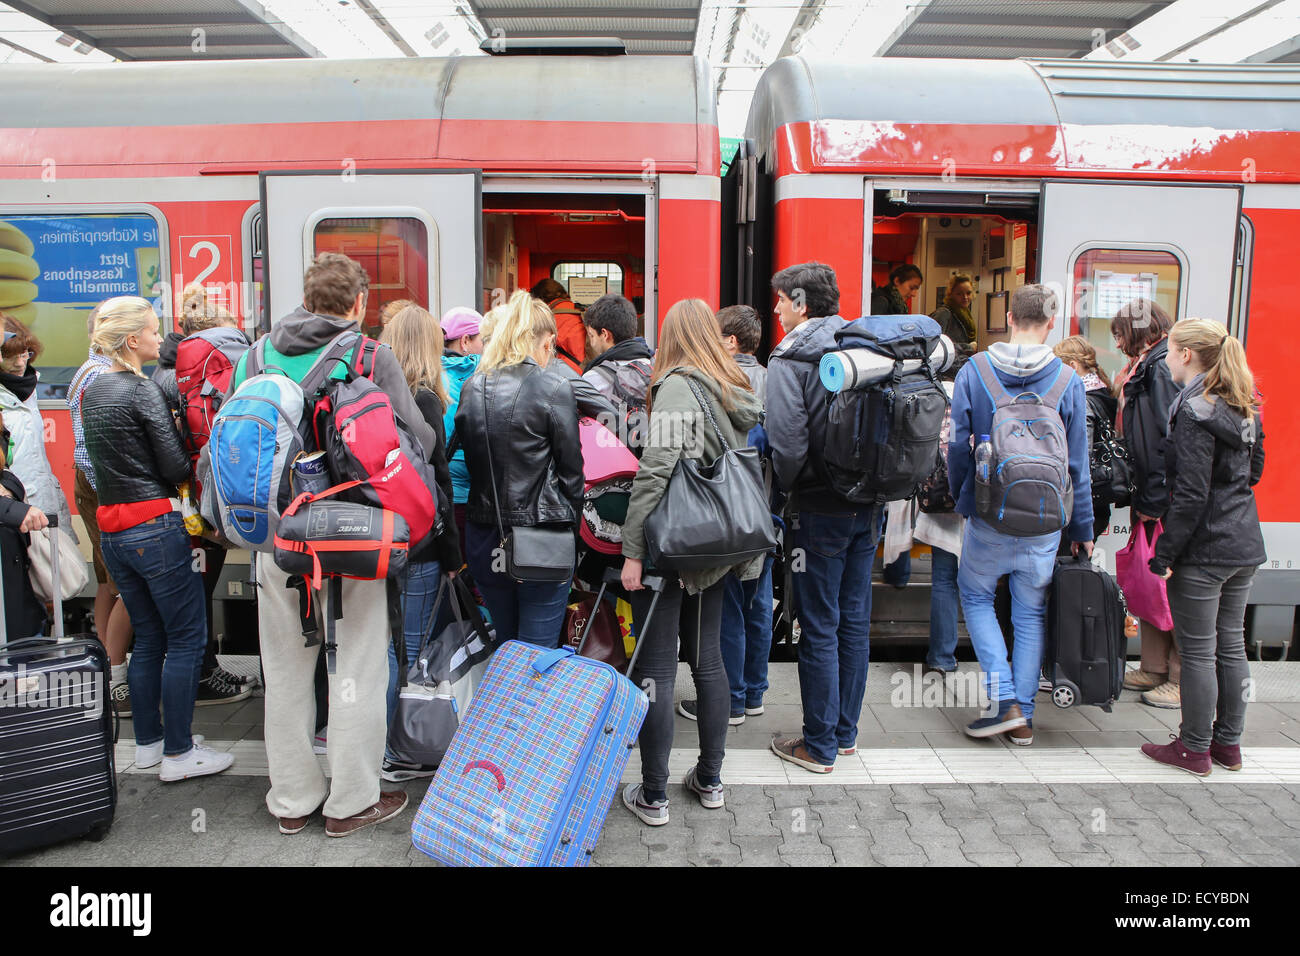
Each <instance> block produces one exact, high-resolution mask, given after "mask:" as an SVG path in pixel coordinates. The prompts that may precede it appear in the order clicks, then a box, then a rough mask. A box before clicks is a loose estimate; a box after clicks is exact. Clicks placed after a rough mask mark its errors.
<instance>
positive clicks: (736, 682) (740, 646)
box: [720, 554, 774, 714]
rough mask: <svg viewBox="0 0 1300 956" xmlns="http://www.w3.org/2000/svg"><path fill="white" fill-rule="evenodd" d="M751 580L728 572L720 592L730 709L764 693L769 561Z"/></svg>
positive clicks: (755, 701) (756, 702)
mask: <svg viewBox="0 0 1300 956" xmlns="http://www.w3.org/2000/svg"><path fill="white" fill-rule="evenodd" d="M773 560H774V558H773V557H772V555H770V554H769V555H768V556H767V557H766V558H764V559H763V571H762V573H761V574H760V575H759V576H758V577H757V578H755V579H754V580H752V581H742V580H740V579H739V578H738V577H736V576H735V575H734V574H728V575H727V576H726V577H725V578H723V579H722V581H723V592H722V630H721V634H720V641H721V645H722V663H723V664H724V665H725V666H726V669H727V681H728V683H729V684H730V685H731V713H733V714H743V713H744V712H745V708H746V707H758V706H760V705H761V704H762V703H763V695H764V694H766V693H767V659H768V657H769V656H770V655H771V653H772V562H773Z"/></svg>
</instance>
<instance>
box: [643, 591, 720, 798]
mask: <svg viewBox="0 0 1300 956" xmlns="http://www.w3.org/2000/svg"><path fill="white" fill-rule="evenodd" d="M722 589H723V583H722V581H719V582H718V583H717V584H715V585H713V587H711V588H709V589H708V590H706V591H701V592H700V593H699V594H695V595H688V594H687V593H686V591H685V590H684V589H683V588H681V587H679V586H678V584H677V578H676V577H675V576H674V575H671V574H668V575H665V576H664V589H663V595H662V596H661V597H660V598H659V606H658V607H656V608H655V613H654V617H653V618H652V619H651V620H650V622H649V623H650V626H649V627H646V619H645V617H646V613H647V612H648V611H649V609H650V602H651V600H652V598H653V595H654V592H653V591H650V590H648V589H646V590H642V591H633V592H631V596H630V599H629V603H631V605H632V622H633V624H634V625H635V627H636V633H637V635H638V640H642V641H644V642H645V647H644V649H643V650H642V651H641V655H640V656H639V657H638V658H637V659H636V671H635V673H634V674H632V675H630V676H631V678H632V681H633V683H635V684H636V685H637V686H638V687H642V688H645V689H646V691H647V692H648V693H649V695H650V710H649V712H648V713H647V714H646V718H645V723H643V724H642V725H641V737H640V745H641V780H642V783H643V784H644V786H645V788H646V790H649V791H651V793H652V794H657V793H660V792H662V791H663V790H664V789H665V788H666V787H667V786H668V754H669V752H670V751H671V750H672V746H673V696H674V685H675V684H676V682H677V639H678V635H680V636H681V641H682V644H683V645H684V646H685V648H686V652H687V661H688V663H690V665H691V675H692V676H693V677H694V678H695V692H696V698H697V704H696V708H697V710H696V715H697V717H698V719H699V735H700V759H699V777H700V780H701V781H702V782H704V783H711V782H713V781H714V780H717V779H719V777H720V776H721V774H722V758H723V756H724V755H725V753H726V748H727V726H728V725H727V701H728V698H729V696H730V689H729V687H728V684H727V671H726V668H725V667H723V665H722V651H721V648H720V647H719V643H718V631H719V629H720V628H721V625H722Z"/></svg>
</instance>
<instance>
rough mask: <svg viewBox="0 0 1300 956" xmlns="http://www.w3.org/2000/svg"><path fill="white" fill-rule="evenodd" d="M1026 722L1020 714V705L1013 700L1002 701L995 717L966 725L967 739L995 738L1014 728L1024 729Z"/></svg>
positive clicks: (983, 718) (984, 718)
mask: <svg viewBox="0 0 1300 956" xmlns="http://www.w3.org/2000/svg"><path fill="white" fill-rule="evenodd" d="M1027 723H1028V722H1027V721H1026V720H1025V718H1024V715H1023V714H1021V713H1020V705H1019V704H1017V703H1016V702H1015V701H1014V700H1004V701H1002V702H1001V703H1000V704H999V706H998V715H997V716H996V717H981V718H980V719H979V720H977V721H975V722H974V723H971V724H967V725H966V736H967V737H996V736H997V735H998V734H1004V733H1006V732H1007V731H1008V730H1012V729H1014V728H1016V727H1024V726H1025V725H1026V724H1027Z"/></svg>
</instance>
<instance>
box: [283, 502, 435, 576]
mask: <svg viewBox="0 0 1300 956" xmlns="http://www.w3.org/2000/svg"><path fill="white" fill-rule="evenodd" d="M358 484H360V482H356V481H349V482H344V483H343V484H341V485H335V486H334V487H332V488H327V489H326V490H325V491H322V492H320V493H319V494H315V495H313V494H308V493H304V494H301V495H299V496H298V497H297V498H295V499H294V500H293V503H292V504H291V505H289V507H288V508H287V509H286V510H285V512H284V514H282V515H281V516H280V524H279V527H278V528H277V529H276V534H275V563H276V565H277V566H278V567H279V568H280V570H281V571H283V572H285V573H286V574H290V575H302V576H303V577H304V578H306V579H307V580H308V581H309V582H310V583H311V586H312V587H313V588H316V589H319V588H320V586H321V575H322V574H329V575H340V576H342V577H346V578H358V579H360V580H364V581H375V580H383V579H385V578H400V577H401V576H402V575H403V574H405V573H406V563H407V558H408V556H409V551H410V538H411V532H410V529H409V528H408V527H407V524H406V519H405V518H403V517H402V516H401V515H399V514H397V513H396V512H393V511H386V510H385V509H383V508H376V507H375V506H374V505H363V504H357V503H355V502H351V501H343V500H340V499H339V497H338V495H340V494H342V493H343V492H346V491H348V490H350V489H351V488H352V487H353V486H355V485H358Z"/></svg>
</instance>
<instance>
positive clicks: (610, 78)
mask: <svg viewBox="0 0 1300 956" xmlns="http://www.w3.org/2000/svg"><path fill="white" fill-rule="evenodd" d="M0 84H3V87H4V92H5V93H6V94H7V95H6V97H5V99H6V102H7V104H8V107H7V109H6V116H5V120H4V124H5V127H6V128H5V129H3V130H2V131H0V308H4V309H6V310H7V311H10V312H11V313H14V314H16V315H17V316H18V317H20V318H21V319H23V320H24V321H27V322H29V323H30V324H31V325H32V326H33V328H34V329H35V330H36V332H37V334H38V336H39V337H40V338H41V339H42V340H43V342H44V343H45V345H46V353H45V355H43V356H42V358H41V360H40V363H39V364H40V366H41V368H42V369H43V371H44V374H45V376H46V377H45V379H44V380H43V388H42V395H43V397H44V398H45V401H44V403H43V407H44V408H45V414H46V415H47V418H48V419H49V422H50V424H51V429H50V432H51V434H52V436H53V438H54V441H53V445H52V448H51V459H52V460H53V461H54V462H55V467H56V470H57V471H58V472H59V474H60V477H61V478H62V480H63V481H64V485H65V487H68V488H70V486H71V481H70V476H71V460H72V449H71V429H70V428H69V427H67V411H66V406H65V405H64V403H63V401H62V399H61V395H62V387H63V386H66V383H67V381H68V380H69V379H70V376H71V372H72V371H73V369H75V367H76V366H77V365H79V364H80V362H81V361H82V360H83V359H84V357H85V321H84V320H85V315H86V312H87V311H88V310H89V309H90V308H91V307H92V306H93V305H94V304H95V303H96V302H98V301H100V300H102V299H104V298H107V297H108V296H110V295H118V294H123V293H140V294H146V295H149V294H154V295H156V296H157V298H158V305H159V308H160V309H161V310H162V311H163V312H164V314H165V315H168V316H170V315H171V314H172V312H173V311H174V302H173V300H174V297H175V295H176V294H177V293H178V292H179V290H180V288H181V287H182V286H183V285H184V284H186V283H188V282H194V281H198V282H203V283H204V284H206V285H208V286H209V287H210V289H211V290H212V292H213V294H214V295H216V296H218V297H220V298H222V299H223V301H224V303H225V304H226V305H227V306H229V307H231V308H232V309H233V310H235V311H236V312H238V313H239V314H240V315H241V316H243V317H244V319H245V321H246V323H247V325H248V328H249V329H250V331H251V330H263V329H265V328H268V327H269V324H270V322H271V321H272V320H273V318H274V317H275V316H278V315H283V314H285V313H287V312H288V311H289V310H290V309H291V308H292V307H293V306H294V305H296V304H297V302H298V301H299V298H300V294H301V285H300V283H301V277H302V272H303V268H304V265H305V263H306V262H307V260H308V259H309V258H310V257H311V256H312V255H313V254H315V253H316V252H319V251H323V250H325V249H337V250H340V251H344V252H347V253H348V254H349V255H352V256H353V257H354V258H357V259H358V260H359V261H361V262H362V263H363V264H364V265H365V266H366V268H367V269H368V270H369V271H370V273H371V279H372V285H371V288H372V290H373V292H372V296H371V302H370V309H371V312H370V315H369V316H368V319H369V321H370V322H371V323H373V322H374V321H375V320H376V316H377V312H378V310H379V309H380V308H381V307H382V306H383V304H384V303H385V302H387V301H391V300H393V299H398V298H413V299H417V300H419V301H421V302H423V303H425V304H426V305H427V306H428V307H429V308H430V309H431V310H432V311H434V312H435V313H437V312H441V311H445V310H446V309H447V308H449V307H451V306H453V305H473V306H476V307H479V308H484V307H486V306H490V305H492V304H493V303H494V301H499V300H500V299H502V298H503V297H504V296H507V295H508V294H509V293H510V292H512V291H514V289H516V288H527V287H531V286H532V285H533V284H534V283H536V282H537V281H538V280H540V279H542V278H545V277H547V276H553V277H555V278H558V279H561V280H562V281H565V282H566V284H568V285H569V286H570V291H571V294H572V295H573V297H574V298H575V299H577V300H578V301H583V300H589V299H590V298H594V297H595V296H597V295H599V294H600V293H601V292H602V291H606V290H607V291H617V292H621V293H622V294H624V295H626V296H628V297H629V298H632V299H633V300H634V301H637V302H639V303H640V304H641V305H642V311H643V312H644V314H645V315H646V316H648V317H654V318H656V319H657V318H658V317H661V316H662V315H663V313H664V312H665V311H666V309H667V307H668V306H669V305H671V304H672V302H674V301H675V300H677V299H679V298H682V297H685V296H700V297H703V298H705V299H707V300H709V301H711V302H714V303H715V304H729V303H732V302H750V303H752V304H754V305H755V306H757V307H758V308H759V309H760V311H762V312H767V311H768V310H769V309H770V307H771V302H772V297H771V293H770V291H769V289H768V285H767V283H768V279H769V277H770V275H771V273H772V271H773V269H774V268H779V267H781V266H784V265H788V264H790V263H792V262H797V261H802V260H807V259H819V260H821V261H824V262H827V263H829V264H831V265H832V266H834V268H835V269H836V272H837V274H838V276H839V281H840V288H841V290H842V311H844V312H845V313H846V314H857V313H859V312H863V311H866V310H867V303H868V297H869V294H870V289H871V285H872V284H873V283H878V282H880V281H882V279H883V277H884V275H885V274H887V273H888V271H889V269H890V268H891V267H892V266H893V265H896V264H899V263H902V262H914V263H916V264H918V265H919V266H920V267H921V268H922V270H923V271H924V272H925V275H926V282H925V284H924V286H923V287H922V289H921V290H920V291H919V292H918V295H917V298H916V299H914V301H913V302H912V306H913V309H914V310H916V311H924V312H928V311H931V310H932V309H933V308H934V307H935V306H936V304H937V299H936V297H937V296H938V295H939V289H940V288H941V287H942V286H943V285H944V284H945V282H946V279H947V276H948V275H949V273H951V272H953V271H967V272H971V273H972V274H973V275H975V276H976V279H977V292H978V294H977V297H976V305H975V307H974V311H975V315H976V318H977V321H978V322H979V327H980V343H981V345H987V344H988V342H991V341H994V340H996V339H997V338H998V337H999V336H1000V335H1001V334H1002V328H1003V326H1004V317H1005V303H1006V299H1007V296H1008V295H1009V293H1010V291H1011V290H1012V289H1013V288H1014V287H1015V285H1017V284H1019V283H1022V282H1025V281H1034V280H1039V279H1041V280H1042V281H1049V282H1056V283H1058V284H1059V285H1060V287H1061V288H1062V290H1063V291H1064V292H1065V293H1066V295H1065V300H1066V301H1067V302H1068V304H1069V306H1068V307H1069V315H1068V316H1067V317H1066V319H1067V321H1066V322H1064V323H1062V324H1061V326H1060V329H1059V333H1060V334H1061V335H1065V334H1069V333H1071V332H1082V333H1083V334H1085V335H1087V336H1088V337H1089V338H1090V339H1092V340H1093V341H1094V343H1095V344H1096V345H1097V346H1098V348H1099V350H1100V351H1101V352H1102V353H1103V357H1104V358H1105V359H1106V360H1107V361H1108V362H1110V363H1111V365H1112V367H1113V364H1114V361H1115V356H1114V353H1113V351H1112V348H1111V344H1110V339H1109V332H1108V319H1109V314H1113V311H1114V308H1115V306H1116V303H1117V302H1120V301H1126V300H1127V298H1128V297H1131V296H1132V295H1134V294H1150V295H1153V296H1154V297H1155V298H1157V299H1158V300H1159V301H1161V302H1162V303H1163V304H1165V305H1166V306H1167V307H1169V309H1170V311H1171V312H1172V313H1174V314H1176V315H1177V316H1179V317H1182V316H1186V315H1203V316H1208V317H1214V318H1221V319H1226V320H1227V321H1228V323H1229V325H1230V327H1231V328H1232V329H1233V331H1234V333H1235V334H1237V335H1239V336H1241V337H1242V338H1243V339H1244V340H1245V341H1246V343H1247V348H1248V353H1249V356H1250V359H1251V362H1252V365H1253V366H1254V368H1255V369H1256V371H1257V372H1258V375H1259V380H1260V384H1261V386H1262V388H1263V389H1264V391H1265V394H1266V397H1267V404H1266V406H1265V416H1266V427H1268V425H1267V423H1268V422H1272V423H1275V424H1273V425H1272V436H1276V437H1273V440H1272V441H1270V442H1269V467H1268V469H1267V472H1266V475H1265V479H1264V482H1263V483H1262V484H1261V486H1260V488H1259V501H1260V507H1261V513H1262V516H1263V519H1264V521H1265V536H1266V540H1267V543H1268V549H1269V566H1268V568H1267V569H1266V570H1265V573H1261V574H1260V575H1259V576H1258V577H1257V579H1256V584H1255V590H1254V595H1253V601H1254V603H1255V605H1256V607H1255V608H1254V609H1253V612H1252V614H1253V620H1252V634H1253V635H1254V636H1255V637H1257V638H1261V639H1266V640H1269V641H1273V642H1279V643H1280V642H1281V641H1283V640H1287V641H1289V640H1290V638H1291V634H1292V630H1293V627H1294V619H1295V605H1296V603H1297V601H1298V600H1300V598H1298V597H1297V596H1296V595H1300V587H1297V585H1300V487H1297V479H1296V478H1295V477H1294V476H1295V474H1296V470H1297V467H1296V466H1297V464H1298V462H1297V461H1296V457H1297V456H1298V455H1300V451H1296V450H1294V446H1293V444H1292V443H1290V442H1289V441H1287V439H1286V435H1285V425H1286V424H1287V423H1289V422H1291V421H1293V420H1295V419H1296V418H1297V413H1298V412H1300V407H1298V406H1300V398H1297V397H1295V396H1293V395H1292V394H1291V393H1290V391H1289V390H1288V389H1287V388H1286V383H1287V379H1288V375H1287V374H1286V373H1287V371H1288V370H1287V369H1286V367H1285V365H1284V363H1286V362H1287V361H1288V360H1287V356H1288V355H1289V354H1291V352H1292V348H1291V335H1292V331H1291V327H1290V326H1291V323H1290V322H1289V321H1288V318H1289V315H1290V313H1291V311H1292V308H1291V302H1290V300H1291V299H1292V298H1294V296H1295V294H1296V293H1295V289H1296V285H1295V282H1294V280H1293V279H1292V280H1288V279H1287V278H1286V276H1288V275H1292V274H1293V269H1294V267H1293V265H1292V260H1293V259H1294V258H1295V256H1294V253H1295V252H1296V251H1297V240H1296V238H1295V236H1296V235H1297V234H1300V228H1298V227H1300V164H1298V163H1297V161H1296V157H1297V156H1300V125H1298V121H1297V117H1300V110H1297V106H1298V105H1300V103H1298V101H1300V69H1297V68H1295V67H1288V66H1256V65H1242V66H1204V65H1186V64H1148V65H1144V64H1115V63H1092V62H1084V61H1077V60H1066V61H1027V60H1024V61H1012V62H996V61H955V60H906V59H897V60H871V61H866V62H864V63H862V64H859V65H851V66H850V65H824V64H818V63H814V62H810V61H806V60H804V59H802V58H798V57H791V58H786V59H783V60H780V61H778V62H777V63H775V64H773V65H772V66H771V67H770V68H769V69H768V70H767V71H766V72H765V73H764V75H763V77H762V78H761V80H760V83H759V88H758V91H757V93H756V95H755V98H754V102H753V107H752V109H751V113H750V119H749V124H748V129H747V132H746V140H745V142H744V144H743V145H742V148H741V151H740V153H739V154H738V156H737V158H736V161H735V162H733V164H732V167H731V170H730V171H729V173H728V176H727V177H726V179H725V180H723V179H720V177H719V147H718V130H717V120H716V116H715V111H714V105H713V98H712V89H711V85H710V82H709V70H708V68H707V65H706V64H705V63H704V62H703V61H702V60H698V59H694V58H690V57H636V56H627V57H534V56H506V57H469V58H452V59H405V60H401V59H398V60H355V61H340V60H294V61H263V62H246V61H245V62H224V63H223V62H215V63H186V64H184V65H172V64H161V63H159V64H148V63H130V64H110V65H103V66H82V65H78V66H62V65H53V64H43V65H39V66H30V67H28V66H14V65H10V66H6V67H4V69H3V70H2V71H0ZM19 234H21V237H20V236H19ZM574 280H577V281H574ZM1108 310H1109V314H1108ZM656 324H657V321H651V320H647V321H646V323H645V325H646V328H645V333H646V335H647V337H648V338H650V339H651V340H653V338H654V334H655V329H656ZM776 336H779V328H778V327H776V325H775V323H773V328H772V330H771V335H770V339H771V340H772V341H774V340H775V337H776ZM772 341H769V342H768V343H767V344H768V345H770V344H772ZM1272 436H1271V437H1272ZM69 499H71V495H70V494H69ZM1124 523H1125V522H1124V516H1123V514H1119V515H1117V516H1116V519H1115V522H1114V526H1113V527H1112V528H1111V529H1110V531H1111V537H1116V536H1118V535H1121V534H1123V533H1124V531H1125V529H1124V527H1123V526H1124ZM1104 541H1105V539H1103V542H1104ZM1112 550H1113V546H1112ZM232 573H234V574H236V575H237V574H238V572H237V571H233V572H232ZM229 588H230V591H229V592H228V593H229V594H231V595H233V593H234V591H235V589H237V588H238V584H237V582H236V581H235V580H233V579H232V581H231V582H230V585H229Z"/></svg>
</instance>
